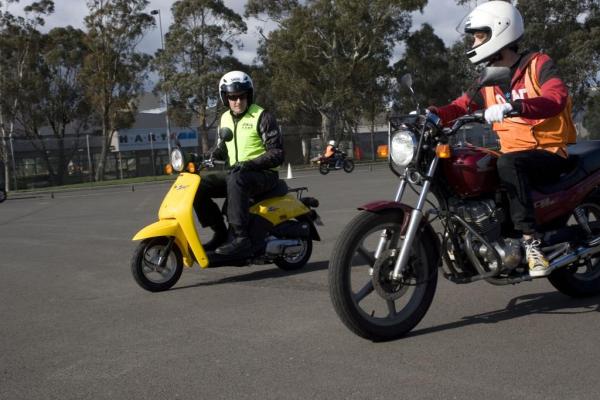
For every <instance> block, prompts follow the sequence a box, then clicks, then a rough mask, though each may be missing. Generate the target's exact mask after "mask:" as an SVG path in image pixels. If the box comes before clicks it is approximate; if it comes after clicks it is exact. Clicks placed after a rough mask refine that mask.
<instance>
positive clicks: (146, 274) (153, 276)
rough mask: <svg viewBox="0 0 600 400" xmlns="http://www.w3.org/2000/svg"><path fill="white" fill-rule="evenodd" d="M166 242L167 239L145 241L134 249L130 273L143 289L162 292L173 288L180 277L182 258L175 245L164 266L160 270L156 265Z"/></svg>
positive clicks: (159, 238)
mask: <svg viewBox="0 0 600 400" xmlns="http://www.w3.org/2000/svg"><path fill="white" fill-rule="evenodd" d="M168 242H169V238H167V237H158V238H151V239H145V240H143V241H142V242H141V243H140V244H139V245H138V247H137V248H136V249H135V252H134V253H133V257H132V258H131V273H132V275H133V278H134V279H135V281H136V282H137V283H138V285H140V286H141V287H142V288H143V289H146V290H148V291H150V292H162V291H164V290H168V289H170V288H171V287H173V285H175V284H176V283H177V281H178V280H179V278H180V277H181V272H182V271H183V258H182V256H181V251H180V250H179V248H178V247H177V245H176V244H173V245H172V246H171V250H170V251H169V254H168V255H167V262H166V264H165V266H164V267H162V268H161V267H159V266H158V264H157V262H158V257H159V255H160V253H161V252H162V250H163V249H164V248H165V246H167V244H168Z"/></svg>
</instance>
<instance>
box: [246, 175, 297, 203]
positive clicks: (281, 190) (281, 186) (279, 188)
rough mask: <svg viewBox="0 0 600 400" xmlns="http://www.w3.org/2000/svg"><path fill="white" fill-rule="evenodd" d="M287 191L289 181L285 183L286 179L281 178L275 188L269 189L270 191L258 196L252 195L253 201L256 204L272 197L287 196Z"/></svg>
mask: <svg viewBox="0 0 600 400" xmlns="http://www.w3.org/2000/svg"><path fill="white" fill-rule="evenodd" d="M287 192H288V185H287V183H285V181H284V180H283V179H279V180H278V181H277V184H276V185H275V187H274V188H273V189H271V190H269V191H268V192H264V193H261V194H259V195H257V196H254V197H252V200H251V203H252V204H255V203H258V202H260V201H263V200H266V199H269V198H271V197H279V196H285V195H286V194H287Z"/></svg>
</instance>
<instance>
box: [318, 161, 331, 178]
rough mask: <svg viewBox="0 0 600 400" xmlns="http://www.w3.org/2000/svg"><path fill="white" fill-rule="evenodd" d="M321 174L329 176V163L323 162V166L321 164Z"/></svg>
mask: <svg viewBox="0 0 600 400" xmlns="http://www.w3.org/2000/svg"><path fill="white" fill-rule="evenodd" d="M319 172H320V173H321V174H322V175H327V174H328V173H329V163H327V162H322V163H321V164H319Z"/></svg>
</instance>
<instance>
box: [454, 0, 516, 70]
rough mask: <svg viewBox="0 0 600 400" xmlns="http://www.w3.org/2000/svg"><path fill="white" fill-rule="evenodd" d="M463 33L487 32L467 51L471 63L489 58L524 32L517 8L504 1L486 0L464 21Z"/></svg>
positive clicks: (512, 42) (513, 42)
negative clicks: (477, 43)
mask: <svg viewBox="0 0 600 400" xmlns="http://www.w3.org/2000/svg"><path fill="white" fill-rule="evenodd" d="M464 31H465V33H474V32H479V31H483V32H487V34H488V37H487V39H486V40H485V41H484V42H483V43H481V44H480V45H478V46H477V47H474V48H471V49H469V50H468V51H467V57H469V60H470V61H471V62H472V63H473V64H479V63H481V62H484V61H487V60H489V59H490V58H491V57H493V56H494V55H495V54H497V53H498V52H499V51H500V50H502V49H504V48H505V47H508V46H510V45H513V44H515V43H517V42H518V41H519V40H520V39H521V38H522V37H523V33H524V32H525V26H524V24H523V17H522V16H521V13H520V12H519V10H517V9H516V7H515V6H513V5H512V4H510V3H507V2H506V1H488V2H487V3H483V4H481V5H479V6H477V7H475V9H474V10H473V11H471V13H469V15H467V17H466V19H465V21H464Z"/></svg>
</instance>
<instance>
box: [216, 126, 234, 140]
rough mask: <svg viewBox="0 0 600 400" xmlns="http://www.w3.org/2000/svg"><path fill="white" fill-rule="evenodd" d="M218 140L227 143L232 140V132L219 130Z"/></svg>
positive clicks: (225, 129) (223, 129) (224, 129)
mask: <svg viewBox="0 0 600 400" xmlns="http://www.w3.org/2000/svg"><path fill="white" fill-rule="evenodd" d="M219 138H221V140H222V141H224V142H229V141H230V140H231V139H233V132H231V129H229V128H221V129H220V130H219Z"/></svg>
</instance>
